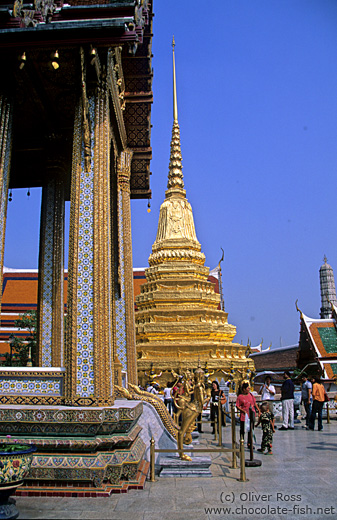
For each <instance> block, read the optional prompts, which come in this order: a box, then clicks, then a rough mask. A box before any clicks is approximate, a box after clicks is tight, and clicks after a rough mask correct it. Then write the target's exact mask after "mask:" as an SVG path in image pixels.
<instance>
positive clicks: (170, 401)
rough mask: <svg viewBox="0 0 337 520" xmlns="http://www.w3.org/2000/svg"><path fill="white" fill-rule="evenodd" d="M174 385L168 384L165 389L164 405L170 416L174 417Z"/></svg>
mask: <svg viewBox="0 0 337 520" xmlns="http://www.w3.org/2000/svg"><path fill="white" fill-rule="evenodd" d="M171 390H172V383H170V382H168V383H167V385H166V386H165V388H164V404H165V406H166V408H167V409H168V411H169V414H170V415H172V406H173V398H172V394H171Z"/></svg>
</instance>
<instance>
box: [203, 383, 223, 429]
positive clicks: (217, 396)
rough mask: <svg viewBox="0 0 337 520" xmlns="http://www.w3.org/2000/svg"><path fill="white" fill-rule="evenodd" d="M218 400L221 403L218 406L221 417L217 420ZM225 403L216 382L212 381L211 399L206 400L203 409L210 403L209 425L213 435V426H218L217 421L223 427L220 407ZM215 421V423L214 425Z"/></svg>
mask: <svg viewBox="0 0 337 520" xmlns="http://www.w3.org/2000/svg"><path fill="white" fill-rule="evenodd" d="M219 400H220V402H221V406H220V414H221V417H220V419H219ZM226 401H227V399H226V397H225V394H224V393H223V391H222V390H220V386H219V383H218V382H217V381H212V390H211V397H210V398H208V399H207V401H206V403H205V406H204V408H206V407H207V405H208V403H209V402H210V403H211V424H212V433H215V424H218V422H219V420H220V421H221V424H222V425H224V414H223V411H222V405H223V404H225V403H226ZM215 421H217V422H216V423H215Z"/></svg>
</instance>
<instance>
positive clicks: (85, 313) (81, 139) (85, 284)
mask: <svg viewBox="0 0 337 520" xmlns="http://www.w3.org/2000/svg"><path fill="white" fill-rule="evenodd" d="M110 143H111V127H110V122H109V99H108V88H107V85H106V82H105V81H104V80H103V81H102V82H101V83H100V85H99V87H97V88H96V89H95V91H94V92H92V93H91V94H90V96H89V97H87V94H86V81H85V67H84V58H83V53H82V99H81V101H80V103H79V105H78V108H77V112H76V116H75V125H74V140H73V168H72V180H71V197H70V231H69V233H70V237H69V263H68V318H67V334H66V360H65V361H66V366H67V373H66V380H65V404H67V405H76V406H90V405H94V406H109V405H111V404H113V375H114V365H113V335H112V301H113V291H112V273H111V211H110Z"/></svg>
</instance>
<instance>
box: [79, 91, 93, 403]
mask: <svg viewBox="0 0 337 520" xmlns="http://www.w3.org/2000/svg"><path fill="white" fill-rule="evenodd" d="M89 111H90V118H91V121H95V99H94V98H90V100H89ZM94 126H95V125H94V124H92V128H91V139H92V143H93V146H94V140H95V134H94ZM81 161H82V168H81V174H80V210H79V223H78V233H79V240H78V250H77V255H78V275H77V394H78V395H80V396H81V397H90V396H93V395H94V357H93V356H94V329H93V294H94V290H93V283H94V281H93V257H94V252H93V243H94V230H93V224H94V219H93V211H94V172H93V167H92V165H91V169H90V171H88V172H87V171H86V170H85V167H84V153H83V150H82V157H81Z"/></svg>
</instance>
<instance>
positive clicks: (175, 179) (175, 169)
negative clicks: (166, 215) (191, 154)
mask: <svg viewBox="0 0 337 520" xmlns="http://www.w3.org/2000/svg"><path fill="white" fill-rule="evenodd" d="M174 47H175V41H174V36H173V39H172V56H173V127H172V140H171V154H170V164H169V174H168V182H167V190H168V191H167V192H166V198H167V197H170V196H172V194H173V193H174V194H175V195H177V194H180V195H182V196H183V197H185V195H186V192H185V190H184V181H183V165H182V156H181V145H180V130H179V124H178V103H177V84H176V65H175V55H174Z"/></svg>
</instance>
